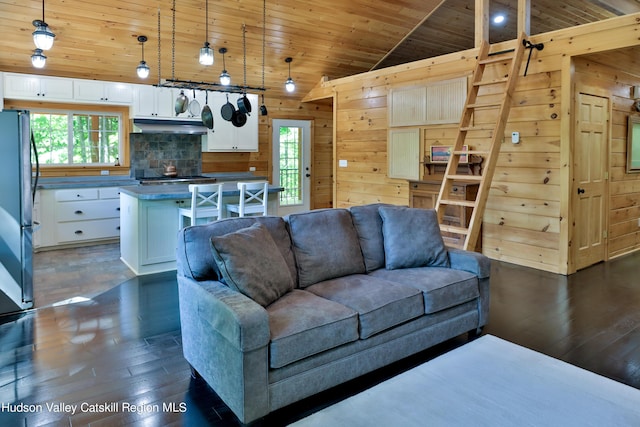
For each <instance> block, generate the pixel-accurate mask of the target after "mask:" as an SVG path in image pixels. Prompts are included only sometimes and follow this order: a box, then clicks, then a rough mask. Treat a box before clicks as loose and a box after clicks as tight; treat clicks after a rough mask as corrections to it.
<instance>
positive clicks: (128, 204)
mask: <svg viewBox="0 0 640 427" xmlns="http://www.w3.org/2000/svg"><path fill="white" fill-rule="evenodd" d="M189 202H190V200H187V199H185V200H182V199H180V200H175V199H172V200H139V199H138V198H136V197H133V196H130V195H128V194H125V193H122V194H121V195H120V206H121V236H122V237H121V239H120V255H121V257H122V261H123V262H124V263H125V264H127V266H129V268H130V269H131V270H132V271H133V272H134V273H136V274H137V275H143V274H151V273H158V272H161V271H168V270H174V269H175V268H176V243H177V234H178V208H179V207H181V206H185V204H188V203H189Z"/></svg>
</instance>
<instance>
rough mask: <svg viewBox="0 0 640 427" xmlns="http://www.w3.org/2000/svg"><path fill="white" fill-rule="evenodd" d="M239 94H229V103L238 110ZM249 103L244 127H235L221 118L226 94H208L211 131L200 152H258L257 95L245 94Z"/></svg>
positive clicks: (258, 112)
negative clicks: (249, 106)
mask: <svg viewBox="0 0 640 427" xmlns="http://www.w3.org/2000/svg"><path fill="white" fill-rule="evenodd" d="M240 96H242V95H239V94H229V102H230V103H232V104H233V106H234V108H235V109H237V108H238V104H237V99H238V98H239V97H240ZM247 98H249V102H250V103H251V113H250V114H249V115H248V116H247V122H246V123H245V124H244V126H241V127H236V126H234V125H233V123H231V122H228V121H226V120H224V119H223V118H222V115H221V113H220V110H221V108H222V106H223V105H224V104H226V102H227V97H226V94H224V93H220V92H210V93H209V107H210V108H211V111H212V112H213V130H212V131H211V130H210V131H209V132H207V137H206V138H204V139H203V141H205V142H203V144H202V151H258V116H259V115H260V110H259V108H258V95H253V94H247Z"/></svg>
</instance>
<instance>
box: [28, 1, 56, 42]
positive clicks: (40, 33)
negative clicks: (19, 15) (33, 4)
mask: <svg viewBox="0 0 640 427" xmlns="http://www.w3.org/2000/svg"><path fill="white" fill-rule="evenodd" d="M32 24H33V26H34V27H36V30H35V31H34V32H33V33H32V34H33V43H35V45H36V47H37V48H38V49H41V50H49V49H51V46H53V39H54V38H55V36H56V35H55V34H53V33H52V32H51V30H50V29H49V26H48V25H47V23H46V22H44V0H42V20H40V19H36V20H35V21H33V22H32Z"/></svg>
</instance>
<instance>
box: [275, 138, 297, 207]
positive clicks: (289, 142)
mask: <svg viewBox="0 0 640 427" xmlns="http://www.w3.org/2000/svg"><path fill="white" fill-rule="evenodd" d="M301 146H302V129H301V128H298V127H285V126H282V127H280V185H281V186H282V187H284V191H281V192H280V206H289V205H299V204H301V203H302V185H301V184H302V171H301V170H300V166H301V164H302V162H301V159H300V156H301V155H302V149H301Z"/></svg>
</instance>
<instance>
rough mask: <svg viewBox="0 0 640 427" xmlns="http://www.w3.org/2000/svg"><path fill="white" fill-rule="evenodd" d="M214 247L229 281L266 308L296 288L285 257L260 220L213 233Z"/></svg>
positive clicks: (226, 279)
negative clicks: (235, 229)
mask: <svg viewBox="0 0 640 427" xmlns="http://www.w3.org/2000/svg"><path fill="white" fill-rule="evenodd" d="M211 248H212V252H213V258H214V259H215V261H216V265H217V266H218V268H219V269H220V272H221V273H222V276H223V278H224V281H225V283H226V284H227V285H228V286H229V287H231V288H232V289H235V290H236V291H238V292H241V293H243V294H244V295H246V296H248V297H249V298H251V299H252V300H254V301H255V302H257V303H258V304H260V305H262V306H263V307H266V306H268V305H269V304H271V303H272V302H274V301H275V300H277V299H278V298H280V297H281V296H282V295H284V294H286V293H287V292H289V291H290V290H292V289H293V287H294V282H293V278H292V277H291V273H290V272H289V268H288V266H287V263H286V261H285V259H284V257H283V256H282V254H281V253H280V251H279V250H278V247H277V246H276V243H275V242H274V241H273V238H272V237H271V234H270V233H269V231H268V230H267V229H266V228H265V227H264V226H263V225H262V224H260V223H255V224H253V225H252V226H251V227H247V228H243V229H240V230H237V231H235V232H233V233H229V234H224V235H222V236H213V237H212V238H211Z"/></svg>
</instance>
